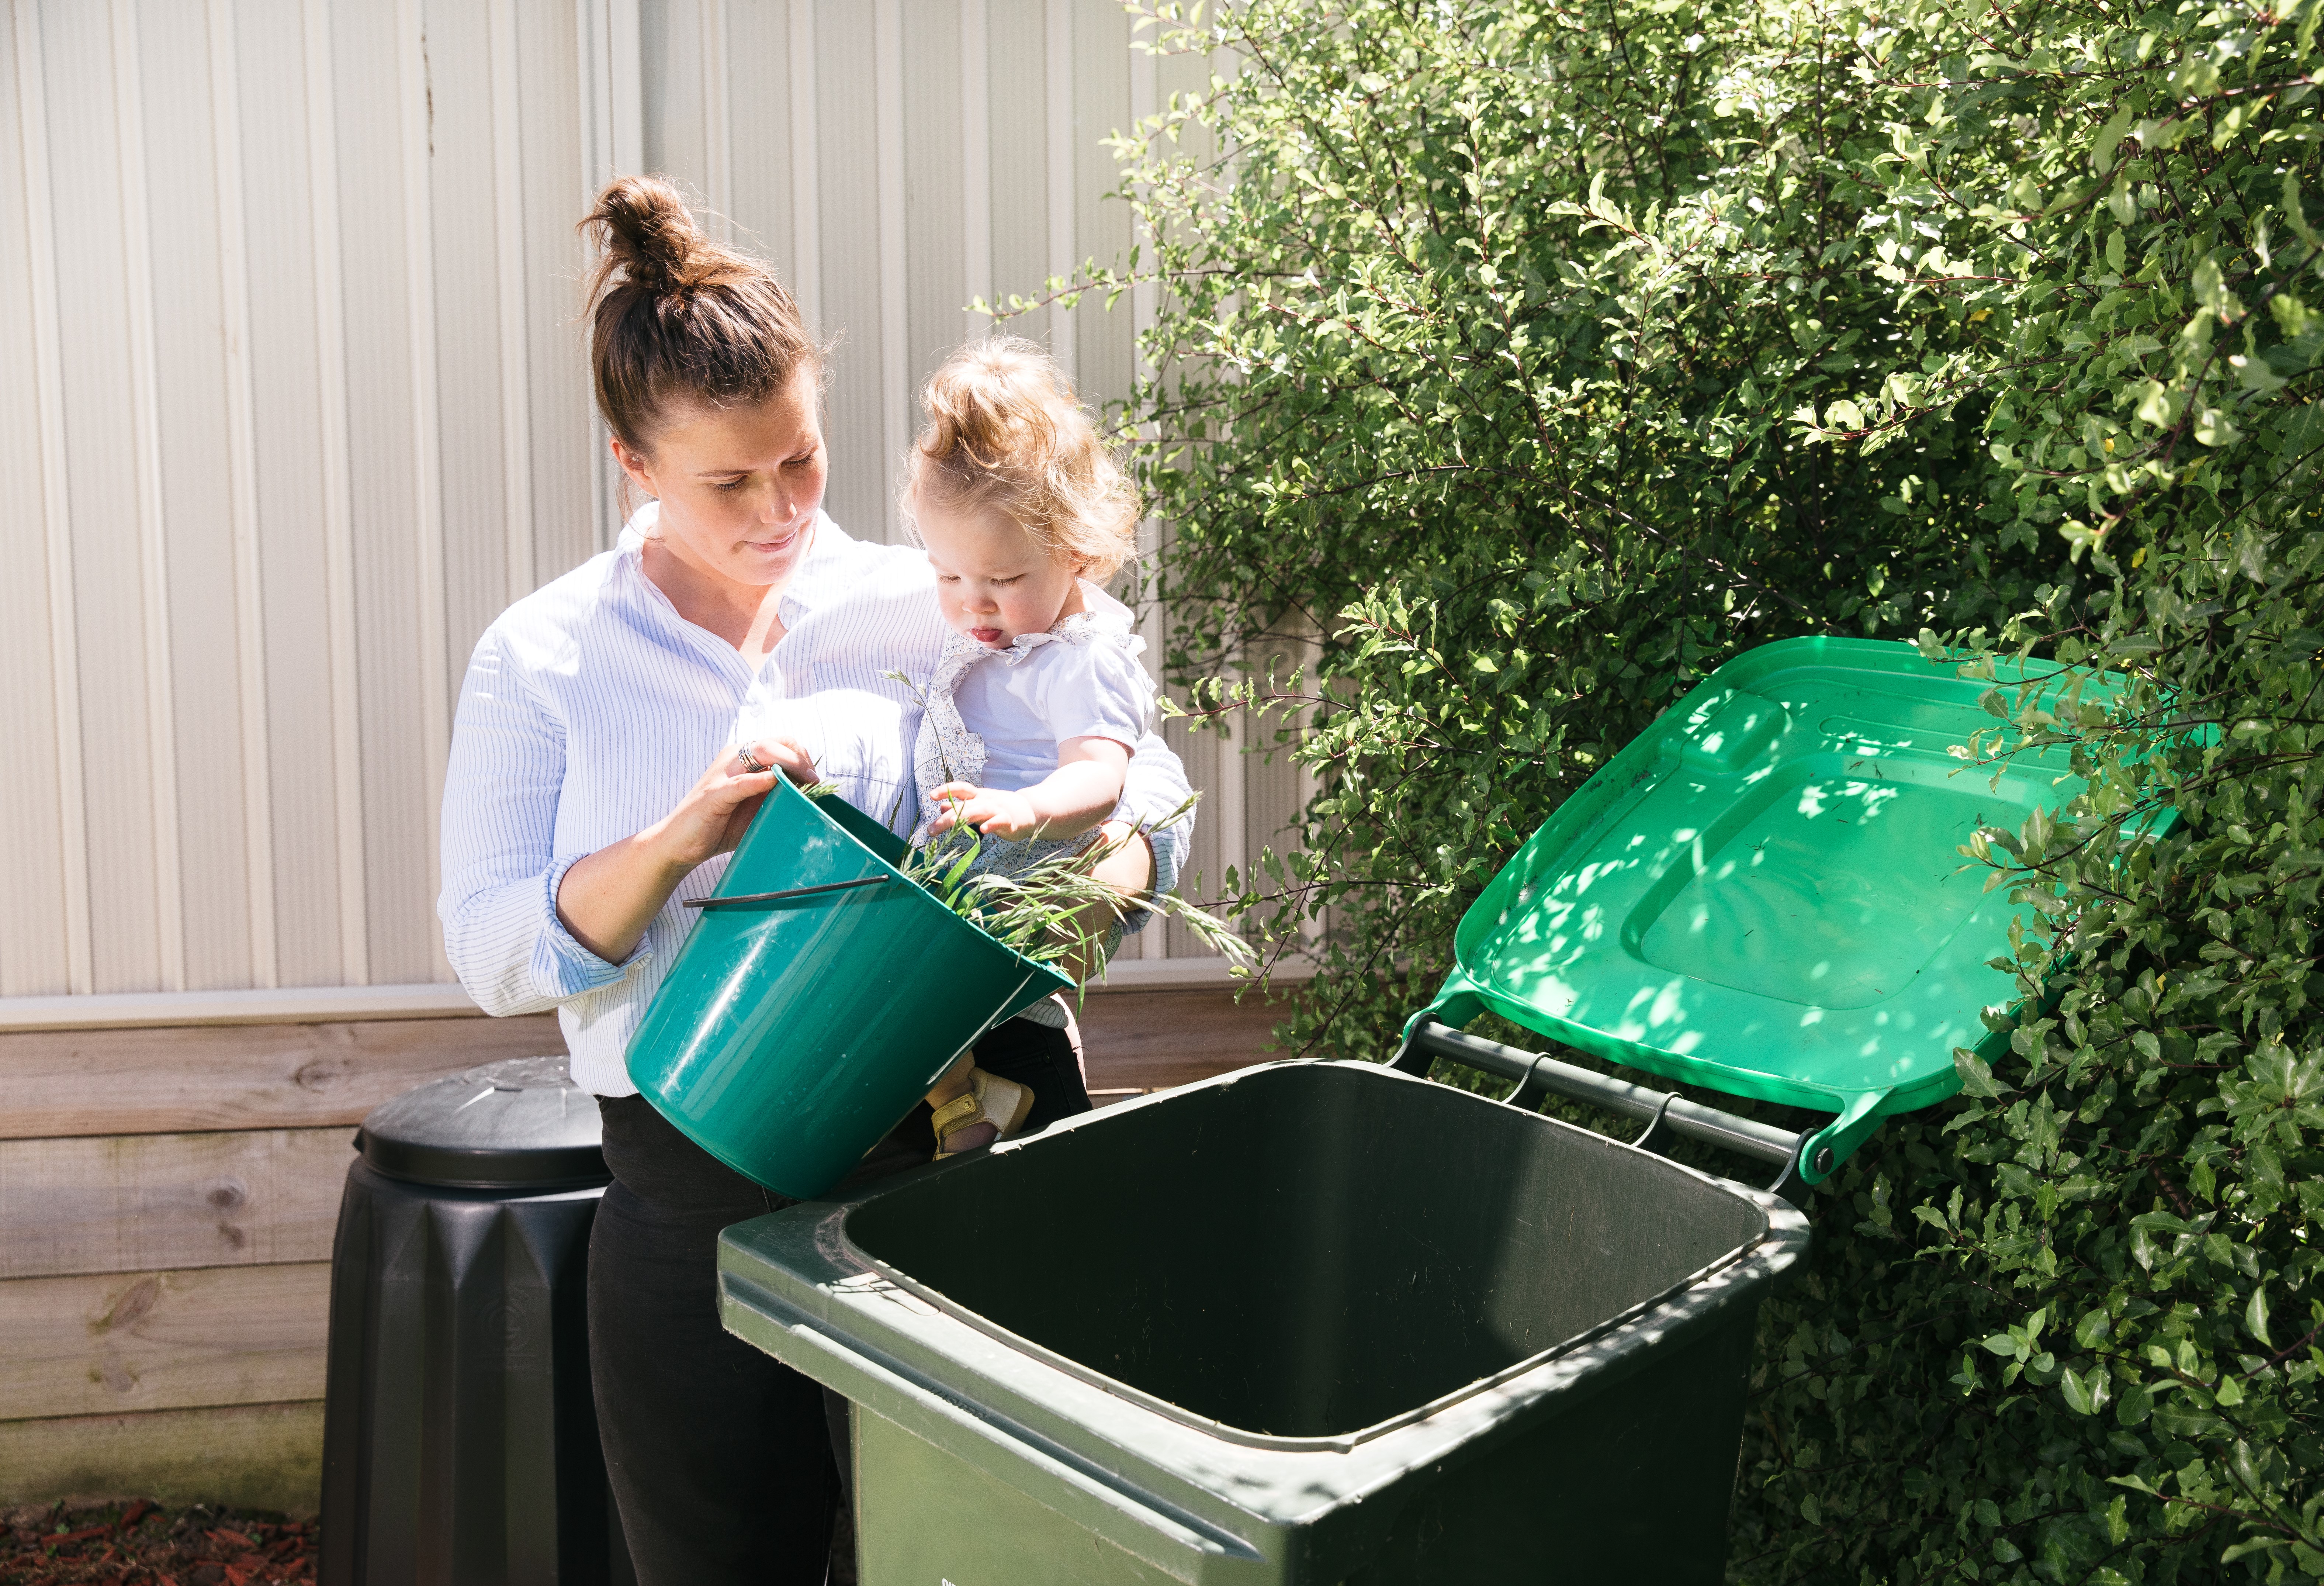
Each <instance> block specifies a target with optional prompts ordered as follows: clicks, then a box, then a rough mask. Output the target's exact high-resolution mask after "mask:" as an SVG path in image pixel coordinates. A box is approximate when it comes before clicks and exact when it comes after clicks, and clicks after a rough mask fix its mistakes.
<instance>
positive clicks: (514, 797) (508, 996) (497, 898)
mask: <svg viewBox="0 0 2324 1586" xmlns="http://www.w3.org/2000/svg"><path fill="white" fill-rule="evenodd" d="M564 783H565V731H564V727H563V724H561V723H560V722H559V721H558V719H557V717H556V715H554V713H553V712H551V711H549V710H548V709H547V708H545V707H544V706H543V705H542V703H541V701H540V700H539V698H538V697H537V696H535V694H534V693H533V691H532V690H531V689H530V688H529V687H526V685H525V681H524V678H523V677H522V675H521V672H520V670H519V669H518V668H517V666H516V665H515V664H514V662H513V659H512V657H511V656H510V654H509V650H508V646H507V643H506V641H505V640H504V639H503V636H502V635H501V633H500V632H498V630H497V629H495V630H493V631H491V632H486V633H485V635H484V639H483V640H482V641H480V642H479V643H478V644H477V646H476V651H475V656H474V658H473V659H470V661H469V663H468V674H467V677H466V679H465V680H464V681H463V682H462V684H461V686H460V705H459V711H458V714H457V718H456V720H455V722H454V724H453V729H452V753H451V760H450V762H449V763H448V765H447V767H446V769H445V777H444V816H443V874H444V892H443V896H442V897H441V898H439V899H438V900H437V905H436V912H437V915H438V917H439V918H440V919H441V920H442V921H443V924H444V953H445V956H446V957H447V958H448V959H449V960H450V961H451V964H452V970H453V973H456V974H457V975H458V976H459V977H460V984H461V985H462V986H463V987H464V988H465V989H466V991H467V993H468V995H469V996H471V997H473V998H475V1000H476V1005H477V1006H478V1007H480V1008H482V1009H483V1010H484V1011H485V1012H487V1013H491V1014H511V1013H539V1012H542V1011H545V1010H549V1009H551V1008H555V1007H556V1006H557V1005H558V1003H560V1002H564V1001H567V1000H570V999H571V998H574V997H577V996H579V995H581V994H582V993H583V992H585V991H594V990H595V989H596V988H598V987H600V986H604V985H608V984H611V983H612V982H614V981H618V980H620V979H621V978H622V976H623V975H624V974H626V973H628V972H629V970H630V968H631V967H632V965H634V964H637V963H638V962H639V961H640V960H641V958H642V957H643V956H644V955H645V954H647V953H648V952H649V951H650V949H648V948H646V947H644V946H642V945H641V947H640V948H639V949H638V951H637V952H636V953H635V954H632V955H631V957H630V958H629V959H628V960H627V961H626V962H624V963H622V964H608V963H607V962H605V960H604V959H602V958H600V957H598V956H597V955H596V954H594V953H592V952H590V951H589V950H588V949H587V948H586V947H584V946H583V945H581V944H580V943H579V942H577V941H576V940H574V938H573V936H572V934H571V933H570V932H568V931H567V929H566V928H565V926H564V924H563V922H562V921H560V920H559V919H558V917H557V889H558V884H559V883H560V882H562V881H564V879H565V872H566V871H567V870H570V869H571V868H572V867H573V865H574V864H575V863H576V862H578V861H579V860H581V859H582V858H584V857H586V855H584V854H580V853H573V854H567V855H563V856H559V855H558V853H556V851H555V845H556V834H557V805H558V798H559V797H560V795H561V793H562V791H563V788H564ZM1157 863H1158V862H1157Z"/></svg>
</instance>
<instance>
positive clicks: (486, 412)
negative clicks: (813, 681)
mask: <svg viewBox="0 0 2324 1586" xmlns="http://www.w3.org/2000/svg"><path fill="white" fill-rule="evenodd" d="M1208 69H1209V67H1208V63H1206V62H1204V61H1202V60H1165V61H1159V62H1157V61H1156V60H1154V59H1153V58H1151V57H1149V56H1148V55H1147V54H1145V53H1143V52H1142V51H1135V50H1133V49H1132V47H1131V43H1130V23H1129V18H1128V17H1127V16H1126V15H1125V14H1124V13H1123V12H1122V11H1121V10H1120V7H1119V6H1118V5H1115V4H1114V3H1113V0H207V4H203V3H201V0H11V3H10V4H9V5H8V25H7V26H6V27H5V29H0V94H5V96H6V97H7V102H6V105H5V114H0V138H5V140H6V146H5V150H0V477H5V478H7V479H9V480H10V481H11V482H12V483H14V484H15V486H16V492H15V501H16V510H15V511H14V512H13V513H12V514H11V515H10V517H9V519H8V521H7V527H6V529H5V545H6V548H7V550H8V553H9V554H8V560H9V564H10V566H11V567H12V569H13V571H14V576H12V577H10V578H7V579H5V580H0V676H5V678H7V680H8V686H7V687H5V688H0V744H5V750H0V757H5V767H6V770H5V774H0V830H5V838H0V897H5V899H6V906H5V908H0V998H9V997H25V996H40V995H52V994H56V993H62V992H75V993H91V992H95V993H116V992H148V991H204V990H212V989H220V988H240V987H269V986H282V987H294V986H334V985H364V984H373V985H382V984H399V983H408V982H428V981H440V980H444V979H447V978H448V973H447V971H446V970H445V968H444V965H443V964H442V961H441V958H440V954H439V951H438V939H437V934H436V929H435V921H434V914H433V909H432V903H433V898H434V891H435V876H436V866H435V827H436V803H437V798H438V788H440V786H441V780H442V774H443V762H444V752H445V745H446V742H447V735H448V716H449V709H450V705H451V701H452V698H453V696H454V691H455V690H456V689H457V685H458V680H459V677H460V673H461V670H462V669H463V667H464V666H465V663H466V657H467V652H468V650H469V648H470V646H471V645H472V644H473V642H474V641H475V636H476V635H477V633H478V632H480V631H481V630H482V629H483V628H484V625H485V623H487V622H489V621H490V620H491V619H492V618H493V615H494V614H495V613H498V612H499V611H500V610H501V609H502V607H503V605H505V604H507V603H508V602H509V601H510V600H511V599H512V598H514V597H515V596H517V595H521V594H522V593H524V592H525V591H527V590H529V589H530V588H532V587H534V586H537V585H539V583H541V582H544V581H546V580H547V579H549V578H550V577H553V576H557V575H558V574H559V573H561V572H563V571H564V570H566V569H567V568H568V567H572V566H574V565H575V564H576V563H577V562H579V561H581V560H582V559H584V558H586V557H587V556H589V555H590V554H592V553H593V552H594V551H595V550H596V549H599V548H600V547H602V546H604V545H606V544H608V543H610V539H611V533H612V530H613V525H614V522H615V518H614V511H615V508H614V502H613V489H612V480H611V478H610V476H609V474H608V472H607V470H606V468H605V467H604V466H602V464H601V457H602V452H603V440H602V436H601V434H600V433H599V432H598V430H597V429H596V427H595V421H594V420H593V418H592V415H591V413H590V410H589V403H588V397H587V385H586V369H585V365H584V360H583V353H582V343H581V339H580V332H579V329H578V327H577V326H576V321H575V317H576V310H577V309H578V306H579V305H578V281H579V277H580V274H581V272H582V270H583V268H584V265H585V260H584V258H583V255H582V251H581V247H580V244H579V243H578V240H577V239H576V236H575V235H574V231H573V226H574V223H575V222H576V219H577V218H578V217H579V216H580V214H581V213H582V211H583V209H584V207H586V201H587V198H588V196H589V194H590V192H591V191H592V189H594V187H595V184H596V183H597V182H598V181H599V180H603V178H604V176H606V175H607V174H609V173H611V172H612V171H616V170H659V171H667V172H669V173H670V174H672V175H675V176H678V177H679V178H681V179H682V180H686V181H687V182H688V183H689V184H691V185H692V186H693V187H694V188H695V189H697V190H698V191H699V192H700V193H701V194H702V195H703V196H704V198H705V200H706V201H707V203H708V205H709V206H710V207H712V208H713V209H714V210H715V211H716V212H717V213H718V214H720V215H721V216H723V217H726V219H725V222H724V223H725V224H729V225H731V226H732V227H733V230H734V233H735V235H737V236H738V238H739V239H740V240H742V241H745V242H747V243H750V244H753V245H755V246H757V247H758V248H759V249H760V250H761V251H762V252H763V253H765V254H767V255H768V256H769V257H770V258H771V259H772V260H773V261H775V263H776V264H777V266H778V268H779V269H780V270H781V271H782V272H784V273H785V274H786V275H787V277H788V279H789V280H791V281H793V282H794V283H795V284H796V286H797V287H798V290H799V294H800V297H801V299H802V300H803V302H804V303H805V304H806V306H807V308H808V309H809V311H810V312H811V313H812V314H813V315H814V316H815V317H816V318H817V319H818V320H819V321H820V323H821V325H822V326H823V327H824V328H825V330H826V331H827V332H830V333H832V334H835V335H836V336H837V337H839V344H838V351H837V353H836V356H835V362H836V368H835V383H834V387H833V393H832V408H831V412H830V415H829V432H830V434H831V436H832V439H833V454H834V468H833V474H832V483H831V493H830V499H829V506H830V510H831V511H832V512H833V514H834V515H835V517H836V518H837V519H838V520H839V521H841V522H843V523H844V524H845V525H847V526H848V527H849V528H850V530H853V531H854V532H856V533H859V534H862V533H867V532H868V533H884V534H886V535H887V536H889V537H890V538H894V537H897V535H898V533H899V530H898V527H897V524H896V521H895V517H894V512H893V509H892V504H891V503H892V502H893V498H894V494H895V488H894V487H895V483H896V481H895V470H896V468H897V466H898V463H899V457H900V455H901V453H902V451H903V449H904V447H905V446H906V445H907V443H908V438H909V435H910V432H911V428H912V425H913V421H914V415H913V409H912V392H913V391H914V388H915V386H916V383H917V382H918V380H919V378H920V377H921V375H922V374H923V373H925V372H926V371H927V369H928V368H929V367H930V366H931V365H932V364H934V363H935V361H936V359H937V358H939V357H940V356H941V355H943V354H944V353H945V351H946V350H947V349H948V348H950V347H951V346H953V345H954V344H955V343H956V342H958V341H959V340H960V339H961V338H962V337H965V336H967V335H969V334H972V333H973V331H975V330H976V329H978V328H979V327H980V326H981V324H982V321H981V320H979V319H977V318H974V317H973V316H971V315H969V314H968V313H967V312H966V311H965V308H964V305H965V304H966V303H968V302H969V301H970V300H972V299H973V298H977V297H980V296H981V297H987V298H993V299H999V298H1003V297H1005V296H1006V295H1007V294H1009V293H1010V292H1012V291H1021V292H1028V293H1029V292H1033V291H1036V290H1038V287H1039V283H1040V281H1041V280H1042V279H1043V278H1044V277H1045V276H1047V275H1048V274H1051V273H1053V272H1065V271H1069V270H1070V269H1071V268H1072V267H1073V265H1074V263H1076V262H1077V261H1079V260H1080V259H1082V258H1084V257H1086V256H1088V255H1091V254H1096V255H1099V256H1101V257H1109V258H1111V257H1115V256H1118V255H1120V254H1122V253H1124V252H1125V251H1126V250H1127V248H1128V246H1129V244H1130V215H1129V212H1128V210H1127V207H1126V206H1124V205H1122V204H1120V202H1119V201H1111V200H1108V199H1106V198H1104V194H1105V193H1106V192H1107V191H1108V190H1109V189H1111V187H1112V185H1113V180H1114V179H1113V166H1112V161H1111V156H1110V155H1109V153H1108V152H1107V151H1106V150H1105V149H1104V147H1103V146H1102V139H1103V138H1104V136H1105V135H1106V134H1108V133H1110V132H1111V131H1112V130H1114V129H1115V128H1118V127H1121V126H1124V125H1127V124H1129V123H1130V121H1131V120H1132V119H1133V118H1134V117H1136V116H1138V115H1144V114H1147V113H1148V112H1150V111H1151V110H1152V109H1153V108H1155V107H1156V106H1157V105H1159V104H1160V103H1162V102H1163V100H1164V99H1165V98H1166V97H1167V95H1168V94H1169V93H1170V92H1171V91H1172V90H1173V89H1175V88H1192V87H1194V86H1196V85H1198V84H1199V83H1200V82H1201V81H1202V80H1203V78H1205V77H1206V75H1207V72H1208ZM1136 312H1137V305H1136V304H1135V303H1134V302H1133V301H1132V300H1130V299H1128V298H1125V299H1124V300H1123V301H1122V303H1121V305H1120V307H1119V308H1118V309H1116V310H1115V311H1114V312H1113V313H1111V314H1109V313H1107V312H1106V310H1105V309H1104V308H1103V306H1102V304H1100V303H1098V302H1096V301H1094V300H1090V301H1085V302H1084V304H1083V305H1082V306H1081V307H1080V308H1079V309H1077V310H1074V311H1073V312H1071V313H1066V312H1065V311H1062V310H1045V311H1042V312H1038V313H1036V314H1034V315H1032V316H1031V317H1029V318H1028V319H1027V320H1024V321H1020V322H1019V326H1018V328H1020V329H1023V330H1025V331H1026V332H1027V333H1028V334H1031V335H1034V336H1037V337H1044V338H1046V339H1047V341H1048V342H1049V343H1050V345H1051V346H1053V348H1054V349H1055V350H1056V352H1057V354H1058V355H1059V356H1060V357H1061V358H1062V359H1064V360H1065V362H1066V364H1068V366H1069V367H1071V368H1072V369H1074V371H1075V372H1076V374H1077V376H1078V378H1079V379H1080V381H1081V382H1082V383H1083V385H1084V389H1085V391H1087V392H1089V393H1090V394H1091V395H1092V396H1093V398H1099V399H1102V398H1107V397H1111V396H1115V395H1118V394H1120V392H1122V391H1123V390H1124V389H1125V387H1126V386H1127V383H1128V382H1129V379H1130V372H1131V368H1132V359H1133V358H1134V355H1135V353H1134V343H1133V338H1132V330H1133V317H1134V315H1135V313H1136ZM1188 758H1189V761H1190V769H1192V770H1194V772H1195V778H1196V780H1197V782H1198V783H1199V784H1206V785H1208V786H1210V787H1211V788H1212V790H1213V791H1212V798H1211V803H1210V805H1209V806H1208V807H1207V810H1206V815H1207V819H1206V822H1205V825H1204V828H1203V836H1202V838H1201V840H1200V848H1201V853H1200V855H1199V861H1200V862H1201V863H1202V865H1203V869H1205V870H1206V871H1209V872H1210V874H1211V875H1212V876H1213V877H1215V875H1216V874H1217V871H1218V868H1219V855H1220V854H1221V853H1222V852H1223V853H1236V852H1239V851H1240V847H1241V845H1242V844H1243V843H1244V842H1245V841H1249V842H1250V843H1251V844H1253V845H1256V843H1257V842H1258V841H1259V840H1260V839H1261V838H1262V837H1263V836H1264V834H1267V833H1268V832H1271V831H1273V830H1274V829H1275V828H1276V827H1277V826H1278V825H1281V824H1282V821H1283V819H1284V818H1285V817H1286V816H1287V814H1288V810H1289V807H1290V801H1291V800H1292V799H1294V798H1296V785H1295V784H1294V782H1293V781H1292V780H1291V779H1287V778H1286V777H1283V776H1277V775H1267V774H1260V773H1259V772H1258V771H1257V770H1256V768H1254V770H1253V773H1252V774H1251V775H1250V776H1246V775H1245V774H1244V772H1243V769H1242V767H1241V765H1240V762H1239V761H1237V759H1236V757H1234V756H1231V755H1230V756H1227V757H1225V759H1224V761H1222V759H1221V757H1220V756H1219V755H1218V754H1217V753H1216V752H1214V750H1213V748H1212V747H1210V746H1209V745H1208V744H1207V743H1205V744H1203V745H1199V746H1197V747H1195V748H1194V750H1193V751H1192V752H1190V753H1189V756H1188ZM1278 783H1280V784H1282V786H1280V787H1278V786H1277V784H1278ZM1222 844H1224V845H1225V846H1224V847H1223V848H1222ZM1175 945H1176V947H1177V948H1178V950H1180V951H1185V944H1184V942H1183V941H1180V942H1177V943H1176V944H1175ZM1163 946H1164V944H1163V942H1162V941H1161V940H1160V939H1159V938H1158V937H1157V939H1156V941H1155V942H1154V943H1153V944H1152V945H1151V946H1150V947H1145V948H1142V949H1141V951H1145V952H1148V953H1159V952H1160V951H1161V950H1162V948H1163Z"/></svg>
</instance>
